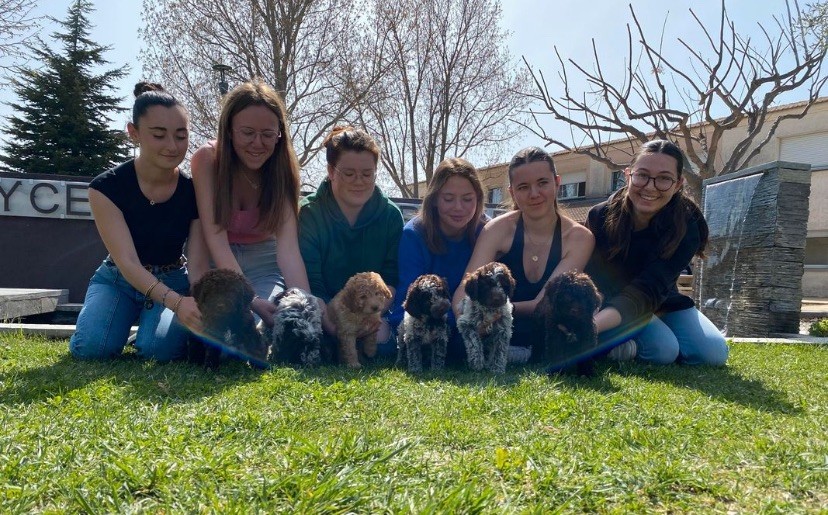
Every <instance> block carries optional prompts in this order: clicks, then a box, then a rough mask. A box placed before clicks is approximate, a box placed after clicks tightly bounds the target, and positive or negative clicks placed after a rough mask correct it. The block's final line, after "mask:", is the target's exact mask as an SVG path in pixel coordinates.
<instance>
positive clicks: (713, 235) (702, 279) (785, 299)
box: [696, 161, 811, 337]
mask: <svg viewBox="0 0 828 515" xmlns="http://www.w3.org/2000/svg"><path fill="white" fill-rule="evenodd" d="M703 190H704V197H703V198H704V202H703V204H702V209H703V211H704V216H705V218H706V219H707V223H708V225H709V227H710V242H709V244H708V247H707V250H706V252H705V253H706V255H707V259H705V260H704V262H703V265H702V269H701V273H700V274H699V279H698V282H697V285H696V301H697V303H698V305H699V306H700V308H701V310H702V312H703V313H704V314H705V315H706V316H707V317H708V318H709V319H710V320H712V321H713V323H715V324H716V327H718V328H719V329H721V330H722V331H723V332H724V334H725V335H726V336H743V337H769V336H771V335H773V334H778V333H798V332H799V319H800V311H801V306H802V274H803V271H804V262H805V237H806V233H807V225H808V196H809V195H810V191H811V166H810V165H807V164H800V163H788V162H781V161H777V162H773V163H767V164H764V165H760V166H756V167H752V168H748V169H745V170H742V171H739V172H736V173H733V174H728V175H724V176H721V177H715V178H712V179H707V180H705V181H704V183H703Z"/></svg>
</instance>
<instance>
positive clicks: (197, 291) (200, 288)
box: [193, 277, 204, 304]
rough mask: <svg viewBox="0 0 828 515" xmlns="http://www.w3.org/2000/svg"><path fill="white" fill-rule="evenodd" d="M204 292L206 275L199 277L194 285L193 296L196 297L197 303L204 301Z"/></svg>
mask: <svg viewBox="0 0 828 515" xmlns="http://www.w3.org/2000/svg"><path fill="white" fill-rule="evenodd" d="M203 292H204V277H202V278H201V279H199V280H198V281H197V282H196V283H195V284H194V285H193V298H194V299H195V301H196V304H198V303H199V302H201V301H202V298H201V295H202V293H203Z"/></svg>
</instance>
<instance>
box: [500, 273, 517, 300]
mask: <svg viewBox="0 0 828 515" xmlns="http://www.w3.org/2000/svg"><path fill="white" fill-rule="evenodd" d="M497 277H498V281H499V282H500V287H501V288H503V291H505V292H506V295H507V296H508V297H509V298H511V297H512V295H514V294H515V278H514V277H512V272H511V271H510V270H509V269H508V268H506V267H503V273H501V274H498V276H497Z"/></svg>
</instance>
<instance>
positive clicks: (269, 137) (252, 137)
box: [233, 127, 282, 145]
mask: <svg viewBox="0 0 828 515" xmlns="http://www.w3.org/2000/svg"><path fill="white" fill-rule="evenodd" d="M233 134H235V135H236V139H237V140H239V143H241V144H242V145H248V144H250V143H253V142H254V141H256V136H259V137H260V138H261V139H262V143H263V144H265V145H272V144H274V143H276V140H278V139H279V138H280V137H281V136H282V134H281V133H280V132H279V131H276V130H273V129H265V130H263V131H257V130H255V129H252V128H250V127H240V128H238V129H233Z"/></svg>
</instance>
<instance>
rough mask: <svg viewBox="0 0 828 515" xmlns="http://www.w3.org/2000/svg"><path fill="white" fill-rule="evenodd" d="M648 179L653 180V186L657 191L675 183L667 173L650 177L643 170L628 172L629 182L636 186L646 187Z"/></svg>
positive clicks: (670, 186)
mask: <svg viewBox="0 0 828 515" xmlns="http://www.w3.org/2000/svg"><path fill="white" fill-rule="evenodd" d="M650 181H653V186H655V189H657V190H658V191H667V190H669V189H670V188H672V187H673V185H674V184H675V183H676V180H675V179H673V178H672V177H670V176H667V175H657V176H655V177H650V176H649V175H647V174H646V173H644V172H632V173H631V174H630V182H631V183H632V185H633V186H635V187H636V188H646V187H647V184H649V183H650Z"/></svg>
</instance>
